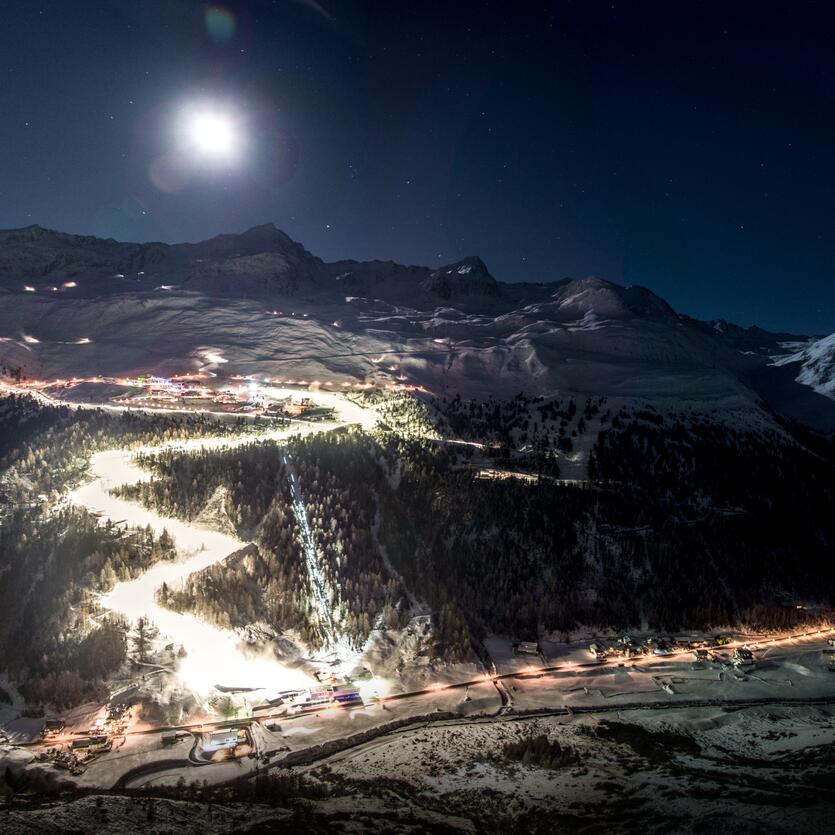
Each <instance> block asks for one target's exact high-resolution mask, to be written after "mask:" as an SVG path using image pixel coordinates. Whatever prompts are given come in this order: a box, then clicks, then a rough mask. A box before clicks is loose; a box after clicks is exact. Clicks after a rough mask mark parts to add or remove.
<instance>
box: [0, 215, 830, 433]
mask: <svg viewBox="0 0 835 835" xmlns="http://www.w3.org/2000/svg"><path fill="white" fill-rule="evenodd" d="M0 293H2V299H3V308H2V311H0V359H2V361H3V362H5V363H6V364H7V365H14V366H16V367H24V368H26V369H28V371H29V373H31V374H32V375H34V376H44V377H47V376H48V377H57V376H67V375H70V376H72V375H76V374H79V373H90V374H124V373H128V372H131V373H133V372H138V371H151V372H160V373H172V372H175V371H185V370H188V369H190V368H202V367H204V366H205V357H206V356H209V355H211V356H222V357H223V359H224V362H223V363H222V365H223V371H224V372H225V373H229V374H244V375H246V374H252V373H256V374H261V373H264V374H271V375H273V376H277V377H278V376H280V377H282V378H284V379H303V380H322V379H325V380H327V379H334V380H339V381H340V383H341V382H347V381H351V380H354V381H361V382H370V383H372V384H375V385H377V384H391V383H405V384H409V385H415V386H421V387H423V388H426V389H428V390H431V391H461V392H464V393H470V394H472V395H473V396H479V397H481V396H488V395H491V396H500V395H502V394H503V393H506V392H513V393H514V394H515V393H516V392H517V391H527V392H530V393H533V394H549V393H553V392H573V393H576V394H578V395H586V396H590V395H593V394H597V395H607V396H627V397H639V398H649V399H650V400H653V399H659V398H662V399H664V398H666V399H672V400H675V399H676V398H678V399H683V400H689V399H692V400H695V401H698V402H700V403H703V404H713V406H715V405H716V404H728V403H737V404H739V403H744V404H747V406H746V408H747V407H748V406H750V407H752V408H758V404H759V403H760V401H766V402H767V403H769V404H770V406H771V407H772V408H775V409H777V410H778V411H784V412H785V413H787V414H789V415H790V416H795V417H800V416H802V418H803V419H804V420H806V421H811V422H812V423H814V422H815V420H817V415H819V414H825V419H824V420H823V422H822V424H821V426H822V428H825V429H828V428H829V427H830V426H831V429H829V431H835V413H833V409H835V402H833V401H832V400H830V399H827V397H825V395H826V394H828V393H829V391H830V390H829V388H827V384H826V381H825V380H824V381H821V380H820V379H818V378H817V377H816V378H815V385H814V387H813V386H811V385H804V383H806V382H807V380H806V379H801V377H800V376H799V375H797V374H795V375H794V377H789V374H791V373H792V372H791V368H792V363H800V362H801V359H802V358H801V357H799V355H798V357H797V359H793V360H788V359H787V360H785V362H784V363H783V364H782V365H781V366H775V365H774V358H775V357H780V356H785V355H786V354H787V353H793V354H797V348H795V349H793V351H792V352H789V351H788V350H787V349H786V348H785V345H786V344H790V345H805V344H806V343H808V342H810V340H811V338H810V337H807V336H803V335H793V334H786V333H771V332H769V331H766V330H764V329H762V328H757V327H756V326H755V327H751V328H742V327H740V326H737V325H733V324H729V323H727V322H725V321H724V320H720V319H716V320H711V321H708V322H702V321H700V320H697V319H693V318H692V317H690V316H688V315H686V314H683V313H679V312H677V311H676V310H674V309H673V307H672V306H671V305H669V304H668V303H667V302H666V301H665V300H664V299H662V298H661V297H660V296H658V295H657V294H656V293H654V292H653V291H652V290H650V289H648V288H646V287H644V286H641V285H638V284H635V285H631V286H626V287H625V286H622V285H620V284H617V283H615V282H611V281H608V280H606V279H603V278H598V277H594V276H590V277H586V278H582V279H572V278H561V279H558V280H555V281H550V282H538V283H512V282H502V281H498V280H497V279H496V278H495V277H494V276H493V275H492V274H491V273H490V271H489V269H488V267H487V265H486V264H485V263H484V261H483V260H482V259H481V258H479V257H478V256H469V257H466V258H463V259H460V260H459V261H456V262H454V263H452V264H448V265H445V266H443V267H439V268H432V267H428V266H416V265H403V264H398V263H396V262H394V261H382V260H375V261H355V260H350V259H347V260H338V261H332V262H327V261H324V260H322V259H321V258H319V257H318V256H316V255H313V254H312V253H310V252H309V251H308V250H307V249H306V248H305V247H304V246H303V245H302V244H300V243H298V242H296V241H294V240H293V239H292V238H290V236H288V235H287V234H286V233H285V232H283V231H282V230H280V229H278V228H277V227H276V226H275V225H274V224H262V225H260V226H255V227H252V228H251V229H249V230H246V231H245V232H243V233H240V234H223V235H217V236H214V237H213V238H210V239H208V240H206V241H199V242H196V243H182V244H166V243H160V242H150V243H147V244H137V243H120V242H118V241H115V240H113V239H101V238H96V237H93V236H83V235H70V234H68V233H63V232H59V231H56V230H49V229H45V228H43V227H40V226H37V225H33V226H29V227H24V228H22V229H14V230H3V231H0ZM818 367H819V368H825V369H829V368H830V366H829V365H828V364H821V363H818ZM787 368H788V370H787ZM808 376H809V375H808V374H807V377H808ZM798 380H800V382H797V381H798ZM713 406H710V407H711V408H713Z"/></svg>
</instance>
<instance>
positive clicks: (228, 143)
mask: <svg viewBox="0 0 835 835" xmlns="http://www.w3.org/2000/svg"><path fill="white" fill-rule="evenodd" d="M189 134H190V136H191V139H192V141H193V143H194V146H195V148H196V149H197V150H198V151H200V152H201V153H203V154H205V155H207V156H212V157H229V156H230V155H231V154H232V153H233V152H234V150H235V147H236V145H237V137H236V135H235V127H234V125H233V124H232V120H231V119H230V118H229V117H228V116H224V115H222V114H219V113H195V114H194V115H193V116H192V117H191V124H190V126H189Z"/></svg>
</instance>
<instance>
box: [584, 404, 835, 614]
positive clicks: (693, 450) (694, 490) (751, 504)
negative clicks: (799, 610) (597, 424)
mask: <svg viewBox="0 0 835 835" xmlns="http://www.w3.org/2000/svg"><path fill="white" fill-rule="evenodd" d="M589 468H590V475H591V476H592V477H598V478H602V479H609V480H613V481H617V482H620V483H621V484H622V487H621V492H622V494H623V495H624V498H625V500H626V502H627V506H628V508H629V509H630V517H629V520H628V524H631V525H636V526H648V528H649V530H648V532H647V533H645V534H644V535H642V536H640V537H638V538H637V540H636V541H635V542H634V543H633V545H632V549H633V551H634V553H633V554H632V555H631V561H632V562H634V563H635V564H637V565H643V566H644V567H645V568H644V571H645V574H646V579H645V581H644V582H643V583H641V584H639V590H640V596H641V598H642V599H643V600H644V602H645V611H646V613H647V615H648V616H649V617H650V620H651V621H654V622H656V623H658V624H659V625H664V626H676V625H687V623H688V622H694V624H695V625H698V624H701V623H704V622H706V621H707V622H711V621H712V622H713V623H721V622H722V621H721V618H722V617H723V616H724V617H725V619H726V620H727V621H734V620H737V619H739V618H740V617H742V616H743V615H744V613H745V611H746V610H748V609H750V608H751V607H755V606H757V605H758V604H769V603H773V602H774V600H775V599H779V598H780V595H781V594H782V595H783V596H785V595H786V594H789V595H796V596H799V597H810V598H813V599H818V600H821V601H824V602H832V601H833V599H834V598H835V575H833V573H832V571H831V570H830V563H831V554H832V549H833V546H835V517H833V515H832V512H831V508H832V507H833V502H835V465H833V459H832V458H831V457H829V458H827V457H825V456H822V455H820V454H818V453H817V452H814V453H813V452H811V451H810V450H808V449H807V448H805V447H804V446H802V445H800V444H799V443H796V442H795V441H794V440H793V439H792V438H791V437H789V436H787V435H786V434H785V433H783V432H780V431H779V430H776V429H775V430H773V431H761V432H752V431H744V430H739V429H734V428H732V427H728V426H723V425H719V424H716V423H710V422H707V421H699V420H690V421H684V420H678V419H673V420H670V419H666V420H664V421H662V423H661V424H660V425H655V426H653V425H648V424H647V423H646V422H633V423H631V424H629V425H628V426H626V427H624V428H623V429H622V430H621V431H607V432H604V433H601V435H600V437H599V439H598V443H597V445H596V446H595V448H594V450H593V455H592V458H591V461H590V465H589ZM621 524H625V523H624V522H622V523H621ZM778 609H779V607H778Z"/></svg>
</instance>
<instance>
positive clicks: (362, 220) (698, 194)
mask: <svg viewBox="0 0 835 835" xmlns="http://www.w3.org/2000/svg"><path fill="white" fill-rule="evenodd" d="M220 5H221V6H222V8H221V9H220V10H218V9H217V8H216V9H214V11H212V12H211V13H210V15H209V18H208V22H209V25H207V16H206V11H207V4H204V3H199V2H191V1H190V0H188V1H187V0H143V2H141V3H140V2H135V0H111V2H73V0H57V1H56V0H44V2H40V3H39V2H35V0H5V2H4V4H3V14H2V16H0V80H2V83H0V114H2V118H0V147H2V151H3V153H2V155H0V227H16V226H23V225H27V224H29V223H40V224H41V225H44V226H50V227H55V228H59V229H63V230H66V231H71V232H81V233H90V234H96V235H102V236H112V237H115V238H119V239H122V240H152V239H157V240H166V241H179V240H197V239H201V238H206V237H209V236H211V235H214V234H216V233H218V232H227V231H239V230H243V229H245V228H247V227H249V226H252V225H255V224H257V223H263V222H267V221H272V222H274V223H276V225H278V226H279V227H281V228H283V229H284V230H285V231H287V232H288V233H289V234H290V235H291V236H293V237H294V238H296V239H298V240H300V241H301V242H302V243H304V244H305V246H307V247H308V249H310V250H311V251H312V252H314V253H315V254H317V255H320V256H322V257H323V258H327V259H335V258H345V257H353V258H372V257H379V258H392V259H395V260H398V261H403V262H406V263H422V264H430V265H435V264H439V263H446V262H450V261H454V260H457V259H459V258H461V257H463V256H465V255H470V254H478V255H481V256H482V257H483V258H484V260H485V261H486V262H487V264H488V266H489V268H490V269H491V271H492V272H493V273H494V275H495V276H496V277H497V278H500V279H502V280H506V281H515V280H532V281H540V280H555V279H559V278H563V277H565V276H569V275H570V276H574V277H582V276H585V275H590V274H596V275H600V276H602V277H605V278H610V279H613V280H616V281H621V282H624V283H640V284H644V285H646V286H648V287H650V288H651V289H653V290H655V291H656V292H657V293H659V294H660V295H662V296H663V297H664V298H666V299H667V300H668V301H669V302H670V303H672V304H673V306H675V307H676V308H677V309H679V310H681V311H683V312H687V313H690V314H692V315H695V316H698V317H700V318H715V317H724V318H727V319H730V320H733V321H736V322H739V323H740V324H744V325H749V324H753V323H757V324H760V325H763V326H765V327H769V328H772V329H786V330H794V331H803V332H822V333H823V332H831V331H835V236H834V235H833V219H835V188H834V187H835V109H833V108H835V57H834V56H835V43H833V32H835V26H834V25H833V24H834V23H835V20H833V15H834V14H835V12H833V11H832V6H831V4H830V3H810V2H806V3H803V2H792V3H785V4H779V3H754V2H739V3H727V2H721V3H699V2H689V3H671V2H663V3H654V2H647V0H642V1H641V2H637V0H636V2H630V3H624V2H595V0H580V2H574V3H571V2H552V3H533V2H531V3H527V2H525V3H468V2H465V0H460V2H459V1H457V2H454V3H408V4H406V3H403V4H400V3H396V2H390V3H375V4H373V5H370V4H364V3H358V2H337V1H336V0H320V2H314V0H277V2H267V1H266V0H264V2H258V1H257V0H253V2H246V3H231V2H230V3H224V4H220ZM201 97H202V98H205V97H211V98H212V99H213V100H217V101H223V102H226V103H232V104H233V105H234V106H235V107H236V108H237V109H238V111H239V112H240V114H241V115H242V117H243V118H244V119H245V121H246V129H245V133H246V136H247V141H248V148H247V153H246V158H245V159H244V160H242V161H241V163H240V164H239V165H236V166H229V167H228V168H219V169H217V170H213V169H209V170H204V171H201V172H199V173H198V174H197V175H195V176H193V177H192V178H191V179H190V180H183V181H182V182H180V181H177V182H175V183H174V184H173V185H172V184H171V183H170V182H169V181H168V180H166V183H167V185H166V189H165V190H162V189H160V187H159V182H160V179H159V177H157V178H156V180H155V178H154V177H153V176H152V172H153V171H154V170H155V169H154V165H155V164H156V163H155V160H157V161H158V160H159V159H160V158H161V157H162V156H164V155H165V153H166V151H167V150H170V148H169V146H170V145H171V142H172V127H171V126H172V118H173V116H172V114H174V113H175V112H176V110H177V108H178V107H180V106H181V105H182V104H183V103H184V102H188V101H191V100H194V99H196V98H201ZM163 179H164V178H163Z"/></svg>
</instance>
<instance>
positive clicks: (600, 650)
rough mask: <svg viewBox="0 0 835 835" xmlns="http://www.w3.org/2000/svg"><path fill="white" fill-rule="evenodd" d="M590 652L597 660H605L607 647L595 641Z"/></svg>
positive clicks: (590, 646) (590, 647) (590, 645)
mask: <svg viewBox="0 0 835 835" xmlns="http://www.w3.org/2000/svg"><path fill="white" fill-rule="evenodd" d="M589 652H590V653H591V654H592V655H593V656H594V657H595V658H603V656H604V655H605V654H606V647H604V646H603V644H601V643H598V642H597V641H594V642H593V643H591V644H589Z"/></svg>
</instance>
